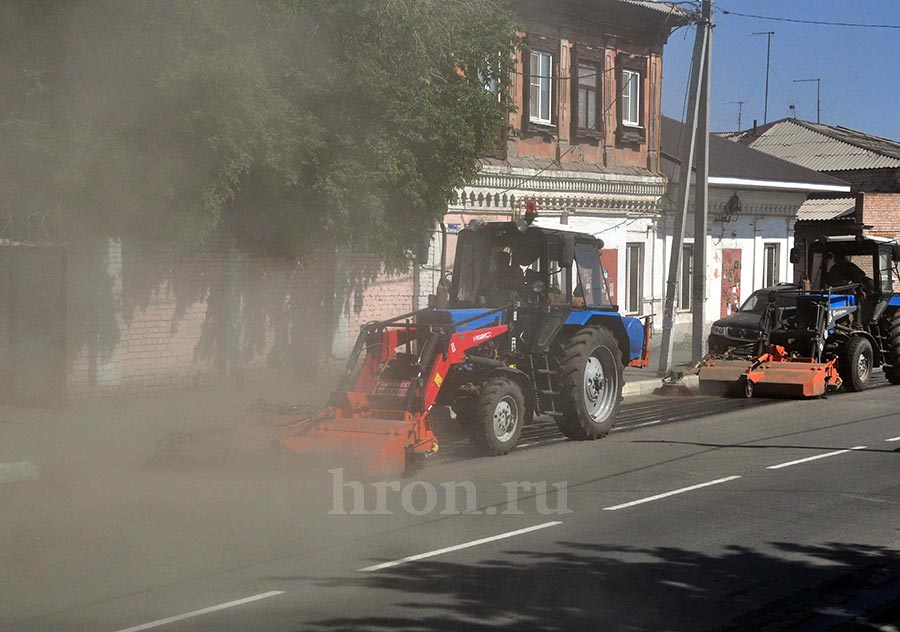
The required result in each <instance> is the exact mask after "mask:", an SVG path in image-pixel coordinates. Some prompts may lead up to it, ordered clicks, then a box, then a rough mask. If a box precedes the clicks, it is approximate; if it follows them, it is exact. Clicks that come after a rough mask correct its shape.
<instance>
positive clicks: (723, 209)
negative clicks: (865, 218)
mask: <svg viewBox="0 0 900 632" xmlns="http://www.w3.org/2000/svg"><path fill="white" fill-rule="evenodd" d="M685 142H687V140H686V139H685V134H684V126H683V125H682V124H681V123H680V122H678V121H675V120H673V119H671V118H668V117H663V120H662V157H663V171H664V172H665V173H666V174H667V176H668V178H669V185H670V186H669V190H668V193H667V194H666V197H665V200H664V203H663V206H664V218H663V220H662V221H661V223H660V228H661V231H660V232H659V234H658V241H659V244H658V246H657V247H656V250H657V251H658V252H660V253H661V255H662V256H661V257H657V258H655V259H654V260H653V261H652V262H651V264H652V265H653V266H654V277H655V278H658V279H659V281H658V282H656V286H657V287H661V288H662V289H661V290H660V296H656V295H655V294H654V295H653V301H654V311H656V312H657V313H661V312H662V300H663V299H664V296H662V293H663V292H664V283H665V279H666V275H667V267H668V263H669V256H670V254H671V249H672V242H673V239H672V235H673V228H674V220H675V211H676V206H677V197H678V188H679V182H678V177H679V169H680V162H679V148H680V147H682V146H683V144H684V143H685ZM708 190H709V196H708V200H709V204H708V213H709V215H708V217H709V219H708V234H707V235H706V236H705V239H706V253H707V261H706V262H705V265H706V269H707V274H706V287H705V288H704V292H703V295H704V297H705V301H706V306H705V315H706V321H707V322H706V325H707V326H708V325H710V324H712V322H714V321H716V320H718V319H719V318H723V317H725V316H729V315H731V314H732V313H733V312H735V311H737V310H738V309H739V308H740V305H741V303H743V301H744V300H746V299H747V297H749V296H750V294H751V293H752V292H753V291H754V290H757V289H759V288H764V287H771V286H773V285H777V284H778V283H786V282H792V281H794V270H793V265H792V264H791V263H790V251H791V248H792V247H793V246H794V231H795V225H796V223H797V217H798V212H800V209H801V208H802V207H803V206H804V204H806V203H807V200H808V198H809V197H810V196H815V195H842V196H847V195H848V194H849V191H850V184H849V183H847V182H843V181H841V180H839V179H837V178H833V177H831V176H829V175H826V174H823V173H819V172H816V171H813V170H811V169H807V168H805V167H801V166H799V165H796V164H794V163H791V162H788V161H785V160H782V159H780V158H776V157H773V156H771V155H769V154H766V153H763V152H761V151H757V150H754V149H752V148H750V147H746V146H743V145H740V144H737V143H732V142H729V141H728V140H725V139H723V138H720V137H718V136H715V135H711V136H710V138H709V188H708ZM689 209H693V195H692V196H691V200H690V204H689ZM693 227H694V218H693V214H692V213H689V216H688V220H687V224H686V232H685V235H686V236H685V240H684V242H685V243H684V245H683V246H682V247H683V249H684V250H683V252H682V269H681V270H680V271H679V281H680V283H679V293H678V296H677V299H676V318H675V330H674V335H675V337H676V340H677V339H678V338H687V337H688V336H689V335H690V332H691V322H692V314H691V308H692V302H691V301H692V289H693V288H692V282H693V281H692V274H691V272H692V269H693V266H694V258H693V252H694V244H695V242H696V239H697V236H696V235H694V233H693Z"/></svg>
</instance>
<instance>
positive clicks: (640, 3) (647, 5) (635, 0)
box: [618, 0, 688, 15]
mask: <svg viewBox="0 0 900 632" xmlns="http://www.w3.org/2000/svg"><path fill="white" fill-rule="evenodd" d="M618 2H622V3H624V4H632V5H634V6H637V7H641V8H644V9H651V10H652V11H660V12H662V13H678V14H682V15H687V14H688V12H687V11H685V10H684V9H682V8H681V7H680V6H679V5H677V4H676V3H674V2H652V1H651V0H618Z"/></svg>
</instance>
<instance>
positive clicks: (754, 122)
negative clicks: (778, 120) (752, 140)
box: [753, 119, 756, 136]
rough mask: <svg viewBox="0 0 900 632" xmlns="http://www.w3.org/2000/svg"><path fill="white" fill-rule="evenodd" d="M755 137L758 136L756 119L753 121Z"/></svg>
mask: <svg viewBox="0 0 900 632" xmlns="http://www.w3.org/2000/svg"><path fill="white" fill-rule="evenodd" d="M753 135H754V136H756V119H753Z"/></svg>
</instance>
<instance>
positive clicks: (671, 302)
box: [659, 0, 712, 376]
mask: <svg viewBox="0 0 900 632" xmlns="http://www.w3.org/2000/svg"><path fill="white" fill-rule="evenodd" d="M711 17H712V0H703V7H702V10H701V17H700V20H699V21H698V22H697V34H696V37H695V39H694V52H693V56H692V64H691V66H692V70H691V78H690V83H689V84H688V103H689V107H688V111H687V121H685V123H684V127H683V128H682V129H683V130H684V131H686V132H687V133H688V134H689V135H690V136H689V137H688V138H687V139H686V140H687V141H688V142H686V143H682V145H681V155H680V156H679V160H680V161H681V166H680V169H679V175H678V207H677V209H676V216H675V221H674V226H673V234H672V252H671V253H670V257H669V270H668V276H667V280H666V301H665V306H664V308H663V327H662V329H663V331H662V348H661V351H660V357H659V375H660V376H665V375H666V374H668V373H669V371H670V370H671V368H672V330H673V328H674V325H675V297H676V295H677V293H678V272H679V268H680V267H681V250H682V245H683V244H684V229H685V224H686V223H687V210H688V203H689V201H690V189H691V175H692V171H693V166H694V150H695V147H696V142H697V121H698V119H699V118H701V113H700V111H699V110H700V104H701V101H702V99H701V92H702V90H701V86H700V83H701V81H702V80H703V79H704V78H705V77H707V76H708V72H707V71H706V70H705V66H706V63H707V58H706V55H707V51H708V48H709V47H708V46H707V41H708V40H709V37H710V34H711V32H712V28H711ZM702 116H704V117H708V112H703V113H702ZM704 173H705V171H704ZM699 176H700V173H698V177H699ZM663 228H664V229H665V227H663ZM701 265H703V267H704V268H705V264H701Z"/></svg>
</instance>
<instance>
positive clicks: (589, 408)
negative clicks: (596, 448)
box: [556, 327, 624, 441]
mask: <svg viewBox="0 0 900 632" xmlns="http://www.w3.org/2000/svg"><path fill="white" fill-rule="evenodd" d="M559 364H560V368H559V382H560V387H561V388H560V391H561V392H560V409H561V412H562V415H561V416H560V417H557V418H556V425H557V426H558V427H559V430H560V432H562V433H563V434H564V435H565V436H567V437H568V438H569V439H575V440H579V441H583V440H586V439H599V438H601V437H605V436H606V435H607V434H609V431H610V430H611V429H612V426H613V423H615V420H616V416H617V415H618V412H619V403H620V402H621V401H622V384H623V382H624V378H623V375H622V371H623V367H622V354H621V353H620V352H619V345H618V343H617V342H616V338H615V336H613V334H612V332H611V331H609V330H608V329H606V328H604V327H585V328H584V329H582V330H581V331H579V332H578V333H576V334H575V335H574V336H572V338H571V339H570V340H569V342H568V344H567V345H566V346H565V348H564V349H563V354H562V356H561V357H560V361H559Z"/></svg>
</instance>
